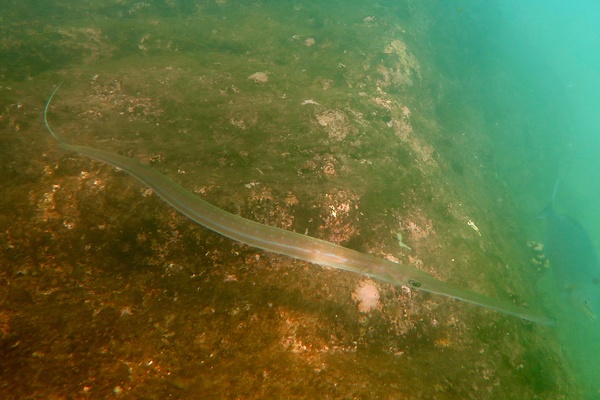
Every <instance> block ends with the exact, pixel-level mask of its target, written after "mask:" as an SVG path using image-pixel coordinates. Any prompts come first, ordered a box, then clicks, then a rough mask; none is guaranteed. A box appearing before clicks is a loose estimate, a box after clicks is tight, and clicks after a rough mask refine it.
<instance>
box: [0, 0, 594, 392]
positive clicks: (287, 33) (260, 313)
mask: <svg viewBox="0 0 600 400" xmlns="http://www.w3.org/2000/svg"><path fill="white" fill-rule="evenodd" d="M5 8H6V10H8V11H6V12H3V15H2V17H1V18H2V20H1V21H0V22H1V24H0V29H1V31H2V44H1V47H0V48H1V52H2V53H1V55H0V57H1V58H2V60H3V62H2V65H0V73H1V74H2V76H1V81H0V105H1V106H2V107H1V110H0V112H1V114H0V135H1V138H0V143H1V146H0V172H1V175H2V180H1V181H0V191H1V192H0V199H1V200H0V201H1V203H0V210H1V212H0V265H1V266H2V267H1V269H0V285H1V286H0V288H1V290H0V344H1V347H0V351H1V359H2V363H1V366H0V393H2V395H3V398H32V397H40V398H48V397H53V398H72V397H74V398H86V397H89V398H106V397H119V398H140V397H146V398H167V397H175V398H239V399H259V398H260V399H262V398H386V399H387V398H389V399H397V398H406V399H457V398H473V399H506V398H523V399H533V398H540V399H573V398H579V397H580V396H582V395H583V394H582V393H583V391H593V390H595V389H594V388H593V387H590V386H589V385H588V384H582V383H581V382H578V381H577V379H576V377H577V375H578V373H577V372H575V371H576V370H577V363H576V362H574V361H573V358H572V357H571V355H570V351H569V350H568V347H566V346H565V340H564V335H561V332H562V331H561V329H562V328H560V329H554V328H550V327H544V326H538V325H535V324H532V323H529V322H525V321H521V320H519V319H517V318H514V317H510V316H505V315H501V314H497V313H495V312H491V311H488V310H485V309H482V308H478V307H475V306H471V305H468V304H465V303H460V302H457V301H454V300H450V299H447V298H443V297H440V296H433V295H429V294H426V293H420V292H415V291H411V290H409V289H408V288H403V287H394V286H391V285H388V284H383V283H377V282H366V283H365V278H363V277H360V276H357V275H354V274H349V273H344V272H340V271H337V270H330V269H325V268H322V267H319V266H316V265H312V264H308V263H305V262H300V261H295V260H291V259H288V258H286V257H283V256H279V255H275V254H270V253H266V252H262V251H259V250H256V249H254V248H250V247H247V246H244V245H240V244H238V243H234V242H232V241H230V240H228V239H226V238H223V237H221V236H219V235H217V234H214V233H212V232H210V231H208V230H206V229H204V228H202V227H200V226H197V225H195V224H194V223H192V222H190V221H189V220H187V219H186V218H185V217H183V216H181V215H179V214H178V213H177V212H176V211H174V210H172V209H170V208H169V207H168V206H166V205H165V204H163V203H162V202H161V200H160V199H158V198H157V197H156V196H154V195H152V193H151V192H149V191H148V190H147V189H146V188H144V187H141V186H140V185H138V184H137V183H136V182H134V181H133V180H132V179H131V178H130V177H129V176H128V175H127V174H126V173H124V172H123V171H117V170H115V169H113V168H111V167H109V166H106V165H104V164H102V163H99V162H94V161H91V160H90V159H88V158H86V157H82V156H79V155H77V154H73V153H68V152H64V151H61V150H60V149H59V148H58V146H57V144H56V143H55V141H54V140H53V139H52V137H51V136H50V135H49V134H48V133H47V132H46V131H45V127H44V125H43V120H42V111H43V107H44V104H45V101H46V99H47V97H48V96H49V94H50V93H51V92H52V90H53V88H54V85H55V84H56V83H58V82H59V81H64V83H63V86H62V87H61V90H60V92H59V93H58V95H57V97H56V98H55V100H54V101H53V104H52V106H51V108H50V112H49V115H48V117H49V120H50V123H51V125H52V126H53V129H54V130H55V131H56V132H58V133H59V134H60V135H61V136H62V137H64V138H65V139H66V140H68V141H69V142H70V143H73V144H81V145H87V146H92V147H95V148H100V149H103V150H106V151H112V152H116V153H119V154H124V155H129V156H131V157H134V158H136V159H139V160H141V161H142V162H144V163H148V164H150V165H151V166H152V168H155V169H157V170H159V171H161V172H162V173H164V174H166V175H168V176H170V177H171V178H172V179H174V180H176V181H177V182H179V183H180V184H181V185H182V186H184V187H186V188H187V189H189V190H191V191H193V192H195V193H196V194H198V195H199V196H201V197H202V198H204V199H206V200H207V201H210V202H211V203H212V204H215V205H217V206H219V207H221V208H223V209H226V210H228V211H230V212H233V213H235V214H239V215H242V216H244V217H246V218H249V219H252V220H255V221H259V222H261V223H265V224H268V225H273V226H277V227H280V228H284V229H289V230H293V231H296V232H300V233H303V234H307V235H310V236H314V237H318V238H321V239H324V240H328V241H331V242H334V243H338V244H341V245H344V246H347V247H350V248H353V249H356V250H359V251H362V252H366V253H371V254H374V255H376V256H379V257H387V258H392V259H395V260H398V261H400V262H402V263H407V264H411V265H414V266H417V267H419V268H422V269H424V270H426V271H427V272H429V273H431V274H432V275H434V276H436V277H437V278H439V279H441V280H444V281H450V282H453V283H456V284H459V285H460V286H462V287H464V288H466V289H470V290H473V291H476V292H480V293H485V294H487V295H489V296H493V297H498V298H503V299H508V300H512V301H514V302H515V303H517V304H527V305H528V306H529V307H531V308H533V309H536V310H543V311H544V312H551V311H552V308H556V307H553V306H552V304H553V303H552V301H553V300H546V299H547V298H550V299H552V295H551V294H550V295H549V294H548V292H549V289H548V285H546V284H545V283H544V282H545V279H546V277H545V276H544V274H543V273H540V272H538V271H536V269H535V268H534V267H533V266H532V265H531V264H530V261H529V260H530V258H531V254H530V250H529V249H528V247H527V245H526V244H527V242H528V241H531V240H534V239H536V240H537V239H538V237H539V233H540V231H541V227H539V226H536V222H535V221H533V217H534V216H535V215H536V213H537V212H539V210H540V209H541V208H543V206H545V205H546V204H547V203H548V201H549V199H550V196H551V191H552V186H553V182H554V180H555V179H556V174H557V170H558V168H557V167H556V168H552V167H550V166H552V165H554V166H555V165H556V163H555V161H556V159H558V158H560V156H561V152H562V148H563V145H564V141H561V137H560V135H559V133H557V136H555V138H554V139H553V140H548V136H547V132H548V130H547V129H545V128H548V129H552V132H560V128H561V122H560V121H562V120H563V119H561V115H556V114H558V113H557V112H554V113H549V112H548V111H544V107H543V105H544V104H540V101H536V102H535V104H536V106H535V107H533V106H531V104H532V102H531V96H533V95H532V94H531V91H529V90H516V88H522V87H523V86H524V85H525V84H526V85H534V83H535V84H538V85H542V84H543V83H544V82H545V81H544V77H540V79H539V81H537V82H530V81H528V82H526V83H525V82H523V81H521V79H524V78H522V76H521V75H519V73H518V72H519V71H518V68H517V67H515V64H514V63H513V61H514V60H513V59H512V58H511V57H513V56H515V55H514V54H512V55H511V53H510V51H508V50H507V49H506V48H505V47H504V45H503V43H500V42H499V41H498V39H497V37H496V36H495V35H496V34H497V33H498V30H499V29H501V27H502V26H503V23H502V21H503V20H502V16H503V13H502V12H501V9H500V8H496V6H494V5H492V4H488V5H486V7H479V6H473V5H469V6H467V5H464V6H456V5H447V4H446V3H444V4H438V3H437V2H422V1H419V2H412V1H401V2H393V4H390V3H389V2H369V3H365V2H358V1H357V2H353V1H350V2H349V1H345V2H337V1H335V2H327V5H323V4H322V2H269V1H255V2H239V1H227V0H222V1H221V0H219V1H176V0H172V1H156V2H154V1H146V2H135V1H117V2H112V1H93V2H92V1H90V2H87V1H82V2H76V3H73V2H60V1H54V2H51V3H48V2H39V3H38V4H34V3H32V2H29V3H28V4H27V5H25V4H24V3H21V2H8V3H7V6H6V7H5ZM515 57H516V56H515ZM547 101H548V103H551V101H550V100H547ZM550 114H552V115H554V116H552V115H550ZM532 116H534V117H535V118H532ZM553 118H554V119H553ZM533 127H535V129H534V128H533ZM531 149H536V151H535V152H533V151H531ZM523 188H527V190H523ZM523 221H527V222H526V223H524V222H523ZM469 223H471V225H470V224H469ZM473 226H475V227H477V229H478V231H477V230H475V229H474V228H473ZM397 233H400V234H401V235H402V237H403V240H404V242H405V243H406V244H407V245H408V246H409V247H410V248H411V250H409V249H407V248H405V247H401V246H400V245H399V243H398V239H397ZM365 284H367V285H370V286H372V285H374V286H376V287H377V290H378V291H379V296H380V297H379V300H378V302H376V304H375V306H374V308H373V309H372V310H370V311H364V308H361V309H362V310H363V311H360V310H359V306H361V304H360V303H359V301H357V293H358V292H359V290H360V288H361V287H364V285H365ZM544 296H550V297H544ZM554 301H556V300H554ZM548 304H550V306H548ZM545 305H546V307H545ZM559 305H560V304H559ZM560 326H562V327H564V325H560ZM586 385H588V386H586Z"/></svg>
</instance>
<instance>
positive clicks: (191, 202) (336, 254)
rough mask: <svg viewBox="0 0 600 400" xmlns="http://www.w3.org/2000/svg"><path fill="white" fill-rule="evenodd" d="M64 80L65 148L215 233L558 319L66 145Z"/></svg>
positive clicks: (534, 317) (528, 316)
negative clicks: (250, 214) (255, 217)
mask: <svg viewBox="0 0 600 400" xmlns="http://www.w3.org/2000/svg"><path fill="white" fill-rule="evenodd" d="M61 84H62V82H61V83H59V84H58V85H57V86H56V88H55V89H54V91H53V92H52V94H51V95H50V97H49V98H48V101H47V102H46V106H45V108H44V124H45V126H46V128H47V129H48V131H49V132H50V134H51V135H52V137H54V139H55V140H56V141H57V142H58V144H59V146H60V147H61V148H62V149H64V150H68V151H74V152H76V153H79V154H83V155H85V156H88V157H91V158H93V159H96V160H98V161H101V162H103V163H106V164H109V165H112V166H113V167H117V168H120V169H122V170H123V171H125V172H127V173H128V174H129V175H131V176H133V177H134V178H136V179H137V180H138V181H140V182H141V183H142V184H144V185H145V186H147V187H149V188H151V189H152V190H153V191H154V193H156V194H157V195H158V196H159V197H160V198H162V199H163V200H164V201H165V202H166V203H167V204H168V205H170V206H171V207H173V208H174V209H176V210H177V211H179V212H180V213H181V214H183V215H185V216H186V217H188V218H189V219H191V220H192V221H194V222H196V223H198V224H200V225H202V226H204V227H206V228H208V229H210V230H212V231H215V232H217V233H219V234H221V235H223V236H226V237H228V238H230V239H233V240H235V241H238V242H241V243H244V244H247V245H249V246H253V247H257V248H259V249H262V250H267V251H271V252H274V253H278V254H283V255H286V256H289V257H292V258H296V259H299V260H304V261H308V262H311V263H314V264H318V265H322V266H327V267H332V268H337V269H341V270H345V271H350V272H354V273H357V274H360V275H365V276H369V277H371V278H374V279H377V280H380V281H383V282H388V283H391V284H393V285H406V286H408V287H410V288H413V289H418V290H422V291H425V292H430V293H435V294H439V295H442V296H448V297H452V298H455V299H458V300H462V301H465V302H468V303H472V304H476V305H478V306H482V307H485V308H488V309H492V310H496V311H499V312H502V313H505V314H508V315H513V316H516V317H520V318H522V319H525V320H528V321H532V322H536V323H540V324H544V325H553V323H554V322H553V321H552V319H550V318H548V317H546V316H544V315H539V314H537V313H534V312H533V311H530V310H528V309H526V308H522V307H519V306H517V305H515V304H513V303H511V302H508V301H505V300H500V299H495V298H492V297H488V296H485V295H482V294H479V293H476V292H472V291H468V290H464V289H461V288H460V287H459V286H456V285H453V284H451V283H446V282H442V281H439V280H437V279H436V278H434V277H433V276H431V275H429V274H427V273H426V272H424V271H421V270H419V269H417V268H415V267H412V266H409V265H404V264H399V263H395V262H392V261H388V260H385V259H382V258H377V257H374V256H371V255H368V254H364V253H360V252H358V251H355V250H351V249H348V248H346V247H342V246H339V245H336V244H333V243H330V242H327V241H324V240H321V239H316V238H313V237H310V236H306V235H302V234H299V233H295V232H291V231H287V230H284V229H280V228H275V227H273V226H269V225H265V224H261V223H258V222H255V221H251V220H249V219H246V218H242V217H240V216H239V215H235V214H232V213H229V212H227V211H225V210H222V209H220V208H218V207H216V206H214V205H212V204H210V203H208V202H206V201H204V200H202V199H201V198H199V197H198V196H196V195H194V194H192V193H191V192H189V191H187V190H186V189H184V188H183V187H181V186H180V185H178V184H177V183H175V182H174V181H172V180H171V179H169V178H168V177H166V176H165V175H163V174H161V173H159V172H158V171H155V170H154V169H152V168H150V167H148V166H146V165H144V164H142V163H140V162H138V161H136V160H134V159H132V158H129V157H124V156H121V155H119V154H114V153H109V152H106V151H103V150H98V149H95V148H92V147H87V146H79V145H73V144H70V143H67V142H65V141H64V140H63V139H61V138H60V137H59V136H58V135H56V134H55V133H54V131H52V129H51V128H50V125H49V124H48V118H47V116H48V108H49V107H50V102H51V101H52V98H53V97H54V95H55V94H56V92H57V91H58V89H59V87H60V85H61Z"/></svg>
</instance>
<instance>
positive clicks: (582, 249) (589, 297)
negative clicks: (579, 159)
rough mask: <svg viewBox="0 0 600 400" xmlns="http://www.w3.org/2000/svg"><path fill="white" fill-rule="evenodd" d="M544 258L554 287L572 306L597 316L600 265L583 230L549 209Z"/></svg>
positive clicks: (590, 241)
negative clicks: (554, 284) (552, 277)
mask: <svg viewBox="0 0 600 400" xmlns="http://www.w3.org/2000/svg"><path fill="white" fill-rule="evenodd" d="M543 217H544V218H545V219H546V221H547V227H546V243H545V250H544V251H545V254H546V257H547V258H548V260H550V268H551V269H552V275H553V276H554V281H555V283H556V286H557V288H558V290H559V292H561V293H562V294H563V295H565V296H566V297H567V299H568V300H569V302H571V303H572V305H573V306H574V307H575V308H577V309H580V310H583V312H585V314H586V315H587V316H588V317H589V318H591V319H596V318H597V317H598V316H599V315H600V263H599V262H598V255H597V253H596V249H595V248H594V244H593V243H592V240H591V238H590V236H589V235H588V233H587V232H586V230H585V229H584V228H583V226H581V224H579V222H577V221H576V220H575V219H574V218H572V217H570V216H568V215H564V214H560V213H557V212H556V210H555V209H554V207H553V206H552V205H550V206H548V207H547V208H546V209H545V210H544V212H543Z"/></svg>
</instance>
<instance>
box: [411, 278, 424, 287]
mask: <svg viewBox="0 0 600 400" xmlns="http://www.w3.org/2000/svg"><path fill="white" fill-rule="evenodd" d="M408 284H409V285H410V286H412V287H421V282H419V281H415V280H413V279H409V280H408Z"/></svg>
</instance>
